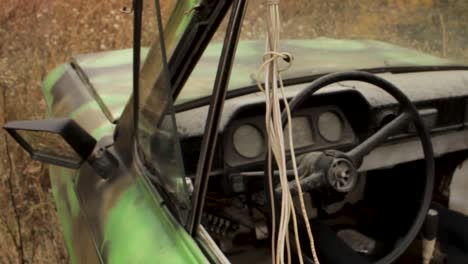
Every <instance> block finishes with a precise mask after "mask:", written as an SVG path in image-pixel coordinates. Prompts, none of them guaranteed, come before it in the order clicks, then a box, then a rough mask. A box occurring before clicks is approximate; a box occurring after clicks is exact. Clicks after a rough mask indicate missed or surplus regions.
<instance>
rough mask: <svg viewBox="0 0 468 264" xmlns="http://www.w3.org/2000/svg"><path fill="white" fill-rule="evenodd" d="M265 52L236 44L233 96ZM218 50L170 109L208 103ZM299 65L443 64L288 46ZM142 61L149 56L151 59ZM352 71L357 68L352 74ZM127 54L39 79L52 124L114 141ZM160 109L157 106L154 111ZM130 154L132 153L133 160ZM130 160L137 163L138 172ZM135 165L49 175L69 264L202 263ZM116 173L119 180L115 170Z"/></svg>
mask: <svg viewBox="0 0 468 264" xmlns="http://www.w3.org/2000/svg"><path fill="white" fill-rule="evenodd" d="M263 46H264V45H263V43H261V42H258V41H244V42H242V41H241V42H240V43H239V46H238V52H237V56H236V61H235V65H234V68H233V72H232V75H231V81H230V84H229V88H230V89H231V90H232V89H235V88H239V87H244V86H248V85H252V84H254V83H255V81H256V79H255V78H256V77H255V76H256V73H257V69H258V66H259V65H260V64H261V60H262V54H263ZM221 48H222V44H221V43H213V44H211V45H210V46H209V47H208V49H207V50H206V51H205V54H204V56H203V57H202V60H201V61H200V62H199V64H198V65H197V66H196V68H195V70H194V72H193V73H192V76H191V77H190V78H189V80H188V82H187V84H186V85H185V88H184V89H183V90H182V92H181V94H180V96H179V98H178V99H177V102H176V104H178V103H184V102H187V101H190V100H193V99H196V98H199V97H203V96H209V95H210V93H211V89H212V83H213V80H214V78H215V73H216V69H217V62H218V57H219V54H220V50H221ZM283 48H284V50H285V51H288V52H290V53H292V54H293V55H294V56H295V61H294V64H293V65H292V67H291V68H290V69H289V70H288V71H287V72H286V73H285V78H291V77H298V76H303V75H313V74H317V73H323V72H332V71H339V70H347V69H355V68H356V67H357V66H358V68H362V69H367V68H378V67H386V66H393V65H395V66H396V65H405V66H418V65H421V66H424V65H446V64H450V62H449V61H446V60H443V59H439V58H436V57H434V56H430V55H427V54H423V53H420V52H417V51H414V50H410V49H406V48H402V47H398V46H395V45H391V44H387V43H383V42H378V41H372V40H338V39H328V38H319V39H313V40H290V41H285V42H284V46H283ZM142 54H143V55H144V56H146V54H147V50H145V49H143V52H142ZM356 65H357V66H356ZM131 91H132V50H131V49H128V50H118V51H110V52H102V53H97V54H89V55H81V56H77V57H75V58H73V59H72V60H71V61H70V62H69V63H66V64H63V65H60V66H58V67H57V68H56V69H55V70H53V71H52V72H51V73H50V74H49V75H48V76H47V78H46V79H45V81H44V84H43V93H44V96H45V98H46V99H47V103H48V106H49V107H48V110H47V115H48V116H49V117H70V118H72V119H74V120H75V121H76V122H77V123H78V124H79V125H80V126H82V127H83V128H84V129H85V130H86V131H88V132H89V133H90V134H91V135H92V136H93V137H94V138H95V139H96V140H98V141H100V140H101V141H105V140H106V138H107V139H108V138H112V135H113V133H114V129H115V127H116V124H117V123H118V120H119V117H120V116H121V115H122V113H123V111H124V109H125V106H126V104H127V102H128V101H129V99H130V98H131ZM154 107H157V106H154ZM129 151H131V150H129ZM137 162H138V159H137V158H136V159H134V161H133V163H137ZM138 168H139V166H136V164H132V165H131V166H129V168H126V169H124V170H123V171H125V173H122V172H119V173H120V175H114V177H112V180H108V181H106V180H103V179H102V178H101V177H99V176H97V175H95V173H93V171H92V169H91V168H90V167H89V165H87V164H84V165H83V166H82V168H81V169H80V170H70V169H65V168H60V167H56V166H50V178H51V183H52V187H53V193H54V198H55V201H56V204H57V209H58V213H59V216H60V220H61V224H62V228H63V233H64V236H65V239H66V243H67V247H68V250H69V253H70V258H71V262H72V263H100V262H106V263H206V262H207V259H206V257H205V255H204V254H203V253H202V251H201V250H200V248H199V247H198V245H197V244H196V243H195V241H194V240H193V238H191V237H190V236H189V235H188V233H187V232H186V231H185V229H184V227H183V226H182V224H181V223H178V222H177V221H176V220H175V219H174V218H173V217H171V214H170V213H169V212H168V210H167V208H166V207H165V206H164V204H163V200H162V199H161V197H160V196H159V195H158V193H157V191H156V190H155V188H154V187H153V186H152V184H151V183H150V182H149V180H148V179H146V178H145V177H144V176H142V173H141V171H139V169H138ZM120 171H122V170H120Z"/></svg>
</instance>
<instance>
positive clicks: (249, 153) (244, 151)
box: [232, 125, 264, 158]
mask: <svg viewBox="0 0 468 264" xmlns="http://www.w3.org/2000/svg"><path fill="white" fill-rule="evenodd" d="M232 141H233V145H234V148H235V149H236V151H237V153H239V154H240V155H241V156H242V157H244V158H256V157H258V156H260V154H262V153H263V149H264V139H263V136H262V133H261V132H260V131H259V130H258V129H257V128H256V127H254V126H252V125H242V126H240V127H238V128H237V129H236V130H235V131H234V134H233V137H232Z"/></svg>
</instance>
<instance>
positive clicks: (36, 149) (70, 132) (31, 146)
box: [3, 118, 96, 169]
mask: <svg viewBox="0 0 468 264" xmlns="http://www.w3.org/2000/svg"><path fill="white" fill-rule="evenodd" d="M3 128H4V129H6V131H7V132H8V133H9V134H10V135H11V136H12V137H13V138H14V139H15V140H16V141H17V142H18V143H19V144H20V145H21V147H23V148H24V149H25V150H26V151H27V152H28V153H29V154H30V155H31V158H32V159H34V160H38V161H41V162H44V163H50V164H54V165H58V166H62V167H67V168H72V169H77V168H79V167H80V165H81V164H82V163H83V161H85V160H86V159H87V158H88V157H89V156H90V155H91V153H92V152H93V150H94V147H95V146H96V140H95V139H94V138H93V137H92V136H91V135H90V134H88V132H86V131H85V130H84V129H83V128H81V127H80V126H79V125H78V124H77V123H76V122H75V121H73V120H72V119H70V118H56V119H46V120H31V121H12V122H8V123H6V124H5V125H4V126H3Z"/></svg>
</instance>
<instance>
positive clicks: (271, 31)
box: [257, 0, 319, 264]
mask: <svg viewBox="0 0 468 264" xmlns="http://www.w3.org/2000/svg"><path fill="white" fill-rule="evenodd" d="M266 4H267V14H268V15H267V39H266V52H265V54H264V56H263V60H264V62H263V64H262V65H261V66H260V68H259V71H258V74H257V85H258V87H259V89H260V90H262V91H263V92H264V93H265V97H266V100H265V102H266V114H265V124H266V129H267V134H268V142H269V149H268V155H267V158H268V166H269V169H268V172H269V173H268V175H267V177H269V179H270V180H269V182H270V186H269V189H270V201H271V203H272V204H271V210H272V216H273V217H272V245H271V247H272V263H273V264H275V263H278V264H279V263H284V260H285V254H284V253H285V250H286V258H287V263H291V248H290V244H289V232H288V228H289V223H290V220H291V218H292V222H293V229H294V238H295V243H296V248H297V253H298V258H299V262H300V263H301V264H302V263H303V258H302V248H301V243H300V241H299V231H298V228H297V216H296V211H295V207H294V202H293V199H292V195H291V192H290V190H289V184H288V178H287V173H286V171H287V167H286V148H285V142H284V133H283V126H282V120H281V106H280V97H279V95H278V90H279V91H280V93H281V97H282V100H283V102H284V105H285V109H286V112H287V117H288V132H289V133H288V134H289V138H288V143H289V150H290V152H291V158H292V163H293V171H294V178H295V181H296V184H297V186H298V195H299V202H300V206H301V212H302V215H303V217H304V222H305V224H306V228H307V233H308V237H309V240H310V247H311V252H312V256H313V259H314V262H315V263H316V264H319V260H318V258H317V254H316V252H315V245H314V238H313V235H312V229H311V227H310V224H309V219H308V214H307V210H306V207H305V202H304V197H303V192H302V188H301V185H300V183H299V176H298V172H297V164H296V157H295V153H294V144H293V133H292V117H291V113H290V109H289V104H288V101H287V98H286V96H285V92H284V86H283V80H282V78H281V72H282V71H285V70H287V69H288V68H289V67H290V66H291V64H292V60H293V57H292V55H291V54H289V53H286V52H278V50H279V40H280V16H279V0H267V1H266ZM278 59H284V60H285V61H288V62H289V64H288V66H287V67H286V68H284V69H280V68H279V66H278ZM262 72H265V78H264V80H265V82H264V83H265V86H264V87H263V86H262V84H261V83H260V79H261V76H260V74H261V73H262ZM272 154H273V157H274V159H275V162H276V164H277V166H278V170H279V179H280V186H281V190H282V192H281V207H280V208H281V212H280V218H279V223H278V234H276V212H275V205H274V190H273V184H272V182H273V177H272V175H271V165H272Z"/></svg>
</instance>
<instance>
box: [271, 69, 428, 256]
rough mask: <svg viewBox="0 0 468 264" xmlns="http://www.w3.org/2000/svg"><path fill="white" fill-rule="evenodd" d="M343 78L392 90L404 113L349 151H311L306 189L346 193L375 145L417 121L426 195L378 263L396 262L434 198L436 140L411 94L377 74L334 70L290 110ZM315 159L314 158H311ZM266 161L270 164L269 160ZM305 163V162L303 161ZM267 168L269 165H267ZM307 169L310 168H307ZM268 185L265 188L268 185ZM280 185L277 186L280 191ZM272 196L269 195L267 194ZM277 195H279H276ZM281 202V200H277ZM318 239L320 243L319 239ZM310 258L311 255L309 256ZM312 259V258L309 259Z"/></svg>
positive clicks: (304, 92) (298, 97)
mask: <svg viewBox="0 0 468 264" xmlns="http://www.w3.org/2000/svg"><path fill="white" fill-rule="evenodd" d="M341 81H360V82H364V83H369V84H372V85H374V86H376V87H377V88H380V89H382V90H384V91H386V92H387V93H388V94H390V95H391V96H392V97H393V98H395V99H396V100H397V102H398V103H399V105H400V113H399V115H397V117H396V118H394V119H393V120H392V121H390V122H389V123H388V124H386V125H384V126H383V127H382V128H380V129H379V130H378V131H377V132H375V133H374V134H373V135H371V136H370V137H368V138H367V139H365V140H364V141H363V142H361V143H360V144H359V145H358V146H356V147H354V148H353V149H351V150H350V151H348V152H345V153H343V152H340V151H336V150H331V151H330V150H328V151H324V152H322V153H321V155H318V156H317V155H316V153H315V155H313V156H311V158H309V161H307V154H306V156H305V158H304V159H303V160H305V161H303V162H305V163H307V162H308V164H310V166H309V171H308V172H307V173H306V174H307V175H306V176H305V177H302V178H301V181H300V183H301V187H302V189H303V190H305V191H310V190H313V189H318V188H327V189H328V190H329V191H336V192H339V193H346V192H348V191H350V190H351V189H352V188H353V187H354V185H355V183H356V178H357V177H358V173H357V171H358V168H359V167H360V166H361V164H362V160H363V158H364V157H365V156H366V155H367V154H369V153H370V152H371V151H372V150H373V149H375V148H376V147H378V146H379V145H380V144H382V143H383V142H384V141H385V140H386V139H387V138H388V137H390V136H391V135H393V134H395V133H397V132H398V131H399V130H400V129H402V128H405V127H407V126H408V124H410V122H411V121H413V123H414V126H415V128H416V130H417V134H418V136H419V138H420V140H421V143H422V148H423V152H424V161H425V180H426V181H425V185H424V191H423V197H422V203H421V204H420V206H419V210H418V212H417V214H416V217H415V219H414V221H413V222H412V224H411V226H410V229H409V231H408V232H407V233H406V235H405V236H403V238H401V239H400V240H399V241H398V242H397V244H396V246H395V247H394V248H393V250H392V251H390V253H388V254H387V255H385V256H384V257H382V258H381V259H379V260H377V261H376V263H378V264H386V263H391V262H393V261H394V260H395V259H396V258H398V257H399V256H400V255H401V254H402V253H403V252H404V251H405V250H406V249H407V248H408V247H409V245H410V244H411V242H412V241H413V240H414V238H415V237H416V235H417V234H418V232H419V230H420V229H421V226H422V225H423V223H424V220H425V217H426V214H427V211H428V210H429V206H430V203H431V200H432V191H433V185H434V154H433V149H432V143H431V140H430V136H429V133H428V131H427V129H426V127H425V126H424V124H423V121H422V119H421V116H420V115H419V113H418V110H417V109H416V107H415V106H414V104H413V103H411V101H410V100H409V99H408V97H407V96H406V95H405V94H403V93H402V92H401V91H400V90H399V89H398V88H397V87H396V86H394V85H393V84H392V83H390V82H388V81H387V80H385V79H383V78H381V77H378V76H376V75H373V74H370V73H367V72H360V71H350V72H341V73H332V74H328V75H326V76H323V77H321V78H318V79H316V80H315V81H314V82H312V83H311V85H310V86H308V87H307V88H305V89H304V90H302V91H301V92H300V93H299V94H297V95H296V96H295V97H294V98H293V99H292V100H291V101H290V103H289V107H290V111H291V112H293V111H294V110H296V109H297V108H298V106H299V105H301V103H303V102H304V101H305V100H306V99H307V98H309V97H310V96H311V95H312V94H314V93H315V92H316V91H318V90H319V89H321V88H323V87H325V86H327V85H330V84H333V83H336V82H341ZM282 120H283V124H284V125H285V124H286V123H287V113H286V111H284V112H283V113H282ZM310 160H313V162H310ZM265 164H267V163H266V162H265ZM300 165H301V164H300ZM266 169H267V167H266ZM306 171H307V170H306ZM265 178H266V179H267V180H266V181H267V182H266V183H268V184H269V182H268V181H269V179H268V177H265ZM294 185H295V183H293V182H291V184H290V187H291V191H296V190H297V186H296V187H294ZM266 186H269V185H265V188H267V187H266ZM278 190H279V189H276V191H277V192H278ZM329 191H326V192H322V193H323V194H325V195H326V194H327V193H330V192H329ZM267 197H269V196H267ZM275 199H276V198H275ZM275 203H276V204H278V203H277V202H275ZM317 243H320V241H318V242H317ZM305 259H307V258H305ZM309 261H311V260H310V259H309Z"/></svg>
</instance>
